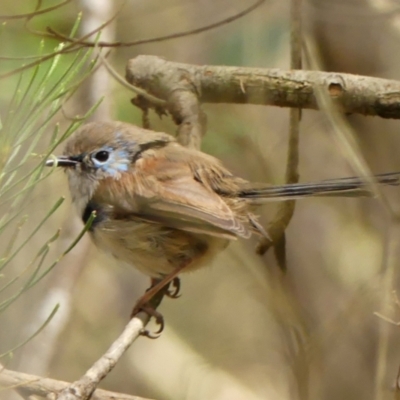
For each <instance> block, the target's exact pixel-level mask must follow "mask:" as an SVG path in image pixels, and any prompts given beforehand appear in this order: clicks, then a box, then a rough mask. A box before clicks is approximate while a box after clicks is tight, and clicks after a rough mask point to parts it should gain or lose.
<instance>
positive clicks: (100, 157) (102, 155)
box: [93, 150, 110, 163]
mask: <svg viewBox="0 0 400 400" xmlns="http://www.w3.org/2000/svg"><path fill="white" fill-rule="evenodd" d="M109 156H110V153H109V152H108V151H105V150H101V151H98V152H97V153H95V154H94V155H93V158H94V159H95V160H96V161H99V162H101V163H103V162H106V161H107V160H108V157H109Z"/></svg>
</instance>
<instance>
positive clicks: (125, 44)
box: [47, 0, 266, 47]
mask: <svg viewBox="0 0 400 400" xmlns="http://www.w3.org/2000/svg"><path fill="white" fill-rule="evenodd" d="M265 1H266V0H257V1H256V2H255V3H254V4H253V5H251V6H250V7H248V8H246V9H245V10H243V11H241V12H239V13H237V14H235V15H232V16H230V17H228V18H225V19H223V20H221V21H218V22H215V23H213V24H209V25H206V26H203V27H200V28H196V29H192V30H189V31H183V32H177V33H172V34H170V35H165V36H159V37H155V38H151V39H140V40H134V41H132V42H112V43H108V42H98V43H97V46H98V47H131V46H137V45H139V44H148V43H156V42H163V41H165V40H171V39H177V38H181V37H185V36H192V35H197V34H199V33H202V32H206V31H209V30H211V29H215V28H219V27H220V26H222V25H226V24H229V23H230V22H233V21H235V20H237V19H239V18H242V17H244V16H245V15H247V14H249V13H250V12H251V11H254V10H255V9H256V8H258V7H259V6H261V5H262V4H263V3H265ZM47 31H48V32H49V33H50V34H51V35H52V37H53V38H55V39H58V40H62V41H65V42H71V43H75V44H80V45H82V46H86V47H94V43H93V42H89V41H86V40H85V37H83V38H80V39H74V38H70V37H68V36H65V35H63V34H61V33H59V32H57V31H56V30H54V29H52V28H51V27H48V28H47Z"/></svg>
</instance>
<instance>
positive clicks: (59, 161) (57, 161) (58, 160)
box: [45, 156, 79, 168]
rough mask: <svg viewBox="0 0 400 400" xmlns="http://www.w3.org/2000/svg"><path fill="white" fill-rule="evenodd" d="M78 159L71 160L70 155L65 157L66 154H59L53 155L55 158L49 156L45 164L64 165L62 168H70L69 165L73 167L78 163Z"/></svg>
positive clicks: (48, 165)
mask: <svg viewBox="0 0 400 400" xmlns="http://www.w3.org/2000/svg"><path fill="white" fill-rule="evenodd" d="M78 162H79V161H77V160H73V159H72V158H70V157H66V156H59V157H55V158H49V159H48V160H47V161H46V163H45V166H46V167H54V166H55V167H64V168H70V167H74V166H75V165H76V164H78Z"/></svg>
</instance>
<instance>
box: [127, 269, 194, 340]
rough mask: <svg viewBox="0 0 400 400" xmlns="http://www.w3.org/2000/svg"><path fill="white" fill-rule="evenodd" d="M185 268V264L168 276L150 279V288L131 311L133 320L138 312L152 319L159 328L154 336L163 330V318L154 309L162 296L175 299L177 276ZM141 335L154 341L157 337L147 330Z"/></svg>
mask: <svg viewBox="0 0 400 400" xmlns="http://www.w3.org/2000/svg"><path fill="white" fill-rule="evenodd" d="M186 266H187V263H185V264H183V265H181V266H180V267H178V268H176V269H175V270H174V271H173V272H171V273H170V274H168V275H166V276H164V277H163V278H161V279H152V286H151V287H150V288H149V289H148V290H147V291H146V293H145V294H144V295H143V296H142V297H140V298H139V300H138V301H137V302H136V304H135V307H134V308H133V310H132V313H131V318H133V317H134V316H135V315H136V314H137V313H138V312H140V311H144V312H146V313H147V314H148V315H150V316H151V317H154V318H155V320H156V322H157V324H159V325H160V328H159V329H158V331H157V332H156V335H158V334H159V333H161V332H162V331H163V329H164V318H163V316H162V315H161V313H159V312H158V311H157V310H156V308H157V307H158V306H159V305H160V303H161V301H162V299H163V297H164V295H170V296H171V297H177V294H178V293H179V287H180V283H179V278H178V275H179V274H180V273H181V272H182V270H183V269H184V268H185V267H186ZM171 282H173V286H174V287H175V290H174V291H173V292H172V295H171V293H170V292H169V290H168V289H169V286H170V283H171ZM142 335H144V336H147V337H150V338H152V339H155V338H156V337H158V336H153V335H151V334H150V333H149V332H148V331H147V330H146V331H143V332H142Z"/></svg>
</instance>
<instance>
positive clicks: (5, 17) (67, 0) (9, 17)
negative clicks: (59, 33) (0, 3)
mask: <svg viewBox="0 0 400 400" xmlns="http://www.w3.org/2000/svg"><path fill="white" fill-rule="evenodd" d="M70 2H71V0H65V1H63V2H62V3H59V4H56V5H54V6H51V7H47V8H43V9H42V10H36V11H32V12H30V13H26V14H13V15H0V20H3V21H9V20H12V19H24V18H33V17H36V16H38V15H42V14H46V13H48V12H51V11H54V10H56V9H57V8H60V7H63V6H65V5H66V4H68V3H70Z"/></svg>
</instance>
